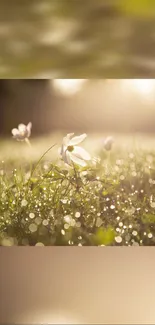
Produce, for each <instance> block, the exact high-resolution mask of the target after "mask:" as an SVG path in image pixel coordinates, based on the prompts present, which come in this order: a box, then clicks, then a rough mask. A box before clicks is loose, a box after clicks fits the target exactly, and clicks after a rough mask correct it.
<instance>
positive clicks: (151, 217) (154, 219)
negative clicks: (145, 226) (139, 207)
mask: <svg viewBox="0 0 155 325" xmlns="http://www.w3.org/2000/svg"><path fill="white" fill-rule="evenodd" d="M141 220H142V222H143V223H155V214H151V213H148V214H144V215H143V216H142V218H141Z"/></svg>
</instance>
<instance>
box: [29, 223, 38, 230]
mask: <svg viewBox="0 0 155 325" xmlns="http://www.w3.org/2000/svg"><path fill="white" fill-rule="evenodd" d="M29 230H30V231H31V232H35V231H37V225H35V223H31V225H29Z"/></svg>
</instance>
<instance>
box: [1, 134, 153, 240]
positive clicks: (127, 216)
mask: <svg viewBox="0 0 155 325" xmlns="http://www.w3.org/2000/svg"><path fill="white" fill-rule="evenodd" d="M63 136H64V133H63V134H60V133H57V134H54V135H53V134H52V135H48V136H44V137H40V138H34V139H33V138H32V139H31V147H29V146H28V145H27V144H26V143H25V142H16V141H15V140H13V139H1V140H0V148H1V150H0V197H1V199H0V245H2V246H13V245H23V246H25V245H31V246H35V245H37V246H43V245H45V246H46V245H57V246H58V245H78V246H86V245H90V246H92V245H97V246H100V245H102V246H107V245H110V246H122V245H123V246H133V245H134V246H138V245H140V246H148V245H151V246H154V245H155V135H154V136H145V135H134V136H133V135H128V136H126V135H119V136H118V135H116V136H114V139H115V141H114V144H113V147H112V149H111V151H106V150H105V148H104V146H103V139H104V135H102V134H90V135H89V134H88V137H87V139H86V140H85V141H84V142H83V144H82V147H84V148H85V149H86V150H87V151H88V152H89V153H90V154H91V156H92V160H91V161H90V162H89V163H88V165H87V167H79V166H76V165H74V166H73V167H68V166H66V165H65V164H64V162H63V161H62V160H61V159H60V157H59V154H58V148H59V147H60V146H61V143H62V138H63ZM54 144H56V146H55V147H53V148H52V149H51V150H50V151H49V152H48V153H47V154H46V155H45V156H44V157H43V159H42V160H41V161H40V162H39V164H38V165H37V162H38V161H39V159H40V158H41V156H42V155H43V153H44V152H45V151H46V150H47V149H48V148H49V147H51V146H52V145H54Z"/></svg>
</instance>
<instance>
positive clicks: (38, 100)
mask: <svg viewBox="0 0 155 325" xmlns="http://www.w3.org/2000/svg"><path fill="white" fill-rule="evenodd" d="M30 121H31V122H32V124H33V128H32V136H37V135H39V136H40V135H44V134H45V135H46V134H49V133H52V132H53V133H54V132H88V133H93V132H94V133H107V134H109V133H132V134H133V133H136V132H137V133H154V132H155V79H98V80H95V79H93V80H89V79H53V80H20V79H19V80H0V134H1V136H5V137H10V136H11V129H12V128H14V127H17V125H18V124H19V123H24V124H27V123H28V122H30Z"/></svg>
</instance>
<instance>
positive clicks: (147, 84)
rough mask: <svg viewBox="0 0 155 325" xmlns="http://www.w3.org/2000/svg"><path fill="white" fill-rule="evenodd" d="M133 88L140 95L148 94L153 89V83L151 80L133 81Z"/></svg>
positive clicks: (154, 86) (154, 87)
mask: <svg viewBox="0 0 155 325" xmlns="http://www.w3.org/2000/svg"><path fill="white" fill-rule="evenodd" d="M131 82H132V85H133V88H134V89H135V90H136V91H138V92H139V93H142V94H146V95H147V94H150V93H151V92H152V91H153V90H154V89H155V82H154V80H152V79H133V80H131Z"/></svg>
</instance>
